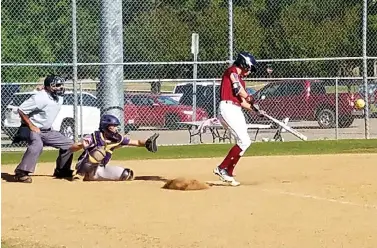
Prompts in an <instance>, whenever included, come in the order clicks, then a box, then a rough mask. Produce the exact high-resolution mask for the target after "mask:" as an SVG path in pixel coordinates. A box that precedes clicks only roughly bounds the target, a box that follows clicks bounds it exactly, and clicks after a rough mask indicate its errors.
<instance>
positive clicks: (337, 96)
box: [335, 78, 339, 140]
mask: <svg viewBox="0 0 377 248" xmlns="http://www.w3.org/2000/svg"><path fill="white" fill-rule="evenodd" d="M335 125H336V126H335V139H336V140H338V139H339V129H338V128H339V89H338V78H336V79H335Z"/></svg>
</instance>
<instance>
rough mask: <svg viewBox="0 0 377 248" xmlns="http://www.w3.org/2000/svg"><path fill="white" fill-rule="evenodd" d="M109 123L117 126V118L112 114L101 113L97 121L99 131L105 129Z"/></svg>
mask: <svg viewBox="0 0 377 248" xmlns="http://www.w3.org/2000/svg"><path fill="white" fill-rule="evenodd" d="M110 125H114V126H119V125H120V121H119V119H118V118H117V117H116V116H114V115H103V116H102V117H101V120H100V123H99V129H100V130H101V131H105V130H107V127H108V126H110Z"/></svg>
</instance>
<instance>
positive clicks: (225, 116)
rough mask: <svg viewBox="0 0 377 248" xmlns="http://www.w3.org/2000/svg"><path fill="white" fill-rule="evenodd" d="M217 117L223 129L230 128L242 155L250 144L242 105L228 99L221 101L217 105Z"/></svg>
mask: <svg viewBox="0 0 377 248" xmlns="http://www.w3.org/2000/svg"><path fill="white" fill-rule="evenodd" d="M218 119H219V121H220V122H221V124H222V125H223V127H224V128H225V129H228V130H230V132H231V134H232V135H233V136H234V137H235V139H236V141H237V145H238V146H239V147H240V148H241V150H242V151H241V153H240V156H242V155H243V154H244V153H245V151H246V150H247V148H249V146H250V145H251V140H250V136H249V134H248V133H247V124H246V120H245V116H244V114H243V112H242V107H241V106H237V105H235V104H233V103H231V102H230V101H221V102H220V105H219V115H218Z"/></svg>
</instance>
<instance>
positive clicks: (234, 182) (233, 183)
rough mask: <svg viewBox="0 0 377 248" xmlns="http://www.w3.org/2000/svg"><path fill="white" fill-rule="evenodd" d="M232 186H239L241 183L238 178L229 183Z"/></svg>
mask: <svg viewBox="0 0 377 248" xmlns="http://www.w3.org/2000/svg"><path fill="white" fill-rule="evenodd" d="M229 184H230V185H231V186H239V185H240V184H241V183H240V182H237V181H236V179H234V178H233V181H231V182H230V183H229Z"/></svg>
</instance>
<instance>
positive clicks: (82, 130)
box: [80, 80, 84, 138]
mask: <svg viewBox="0 0 377 248" xmlns="http://www.w3.org/2000/svg"><path fill="white" fill-rule="evenodd" d="M82 105H83V101H82V80H80V120H81V121H80V135H81V138H82V137H83V136H84V124H83V122H84V121H83V120H84V119H83V113H82Z"/></svg>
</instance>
